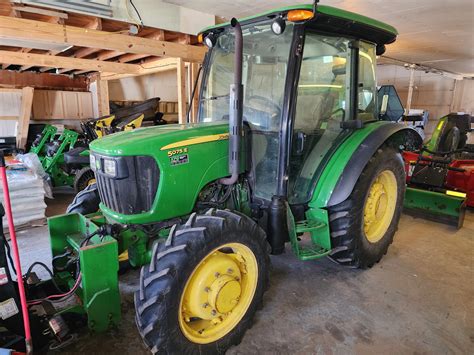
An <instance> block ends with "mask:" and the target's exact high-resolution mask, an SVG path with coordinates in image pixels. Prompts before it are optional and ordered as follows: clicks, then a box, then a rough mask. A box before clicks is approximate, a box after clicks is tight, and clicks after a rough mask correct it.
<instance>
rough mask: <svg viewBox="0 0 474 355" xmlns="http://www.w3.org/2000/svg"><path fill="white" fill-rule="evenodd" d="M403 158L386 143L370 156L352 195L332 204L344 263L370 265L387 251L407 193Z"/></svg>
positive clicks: (335, 253) (335, 255)
mask: <svg viewBox="0 0 474 355" xmlns="http://www.w3.org/2000/svg"><path fill="white" fill-rule="evenodd" d="M405 188H406V187H405V170H404V164H403V159H402V157H401V155H400V153H398V152H397V151H395V150H394V149H393V148H390V147H387V146H383V147H381V148H380V149H379V150H378V151H377V152H376V153H375V154H374V156H373V157H372V158H371V159H370V160H369V162H368V163H367V166H366V167H365V168H364V170H363V171H362V174H361V175H360V176H359V179H358V180H357V183H356V185H355V187H354V190H353V191H352V193H351V195H350V196H349V198H348V199H347V200H345V201H343V202H341V203H340V204H338V205H336V206H333V207H330V209H329V223H330V230H331V241H332V245H333V250H332V252H331V254H330V258H331V259H332V260H334V261H336V262H337V263H339V264H341V265H346V266H350V267H359V268H368V267H372V266H373V265H374V264H375V263H377V262H379V261H380V259H381V258H382V257H383V255H385V254H386V253H387V250H388V247H389V246H390V244H391V243H392V241H393V236H394V234H395V232H396V230H397V226H398V222H399V220H400V215H401V211H402V206H403V198H404V196H405Z"/></svg>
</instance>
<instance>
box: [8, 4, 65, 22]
mask: <svg viewBox="0 0 474 355" xmlns="http://www.w3.org/2000/svg"><path fill="white" fill-rule="evenodd" d="M13 9H14V10H16V11H21V12H29V13H32V14H38V15H44V16H51V17H59V18H62V19H65V20H67V19H68V15H67V14H65V13H64V12H58V11H53V10H46V9H40V8H37V7H30V6H13Z"/></svg>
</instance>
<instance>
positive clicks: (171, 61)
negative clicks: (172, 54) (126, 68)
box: [100, 58, 177, 80]
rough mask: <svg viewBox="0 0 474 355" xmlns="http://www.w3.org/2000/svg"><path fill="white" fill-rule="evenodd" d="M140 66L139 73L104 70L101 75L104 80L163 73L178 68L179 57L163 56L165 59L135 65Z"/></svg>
mask: <svg viewBox="0 0 474 355" xmlns="http://www.w3.org/2000/svg"><path fill="white" fill-rule="evenodd" d="M127 65H135V64H127ZM135 66H137V67H138V68H140V69H139V70H138V73H136V74H114V73H107V72H103V73H101V75H100V78H101V79H102V80H117V79H122V78H127V77H130V76H137V75H148V74H155V73H161V72H165V71H169V70H176V67H177V59H176V58H163V59H155V60H153V61H149V62H147V63H143V64H141V65H135Z"/></svg>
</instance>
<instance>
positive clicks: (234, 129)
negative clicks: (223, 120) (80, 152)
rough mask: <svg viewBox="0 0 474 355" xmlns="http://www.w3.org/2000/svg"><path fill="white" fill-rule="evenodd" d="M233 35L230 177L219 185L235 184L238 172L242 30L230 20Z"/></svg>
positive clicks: (241, 88)
mask: <svg viewBox="0 0 474 355" xmlns="http://www.w3.org/2000/svg"><path fill="white" fill-rule="evenodd" d="M230 25H231V26H232V27H233V29H234V34H235V71H234V83H233V84H232V85H230V100H229V172H230V173H231V176H230V177H228V178H223V179H221V180H220V183H221V184H224V185H232V184H235V182H236V181H237V179H238V177H239V172H240V146H241V138H242V100H243V91H244V90H243V85H242V61H243V37H242V28H241V27H240V23H239V21H237V19H236V18H232V20H230Z"/></svg>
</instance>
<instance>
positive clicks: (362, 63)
mask: <svg viewBox="0 0 474 355" xmlns="http://www.w3.org/2000/svg"><path fill="white" fill-rule="evenodd" d="M375 60H376V55H375V45H374V44H371V43H367V42H363V41H360V42H359V85H358V111H357V112H358V115H357V118H358V119H360V120H362V121H370V120H374V119H375V117H376V116H375V111H376V107H377V102H376V99H377V78H376V75H375Z"/></svg>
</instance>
